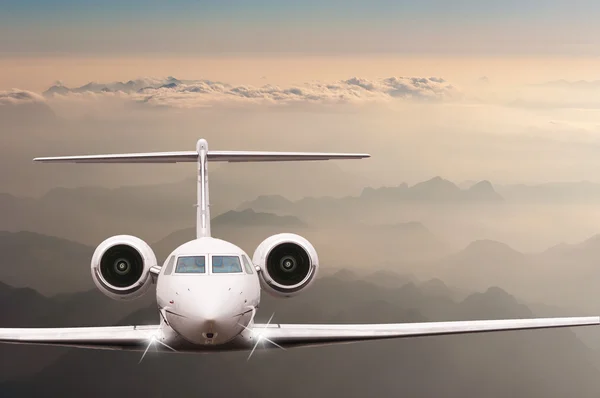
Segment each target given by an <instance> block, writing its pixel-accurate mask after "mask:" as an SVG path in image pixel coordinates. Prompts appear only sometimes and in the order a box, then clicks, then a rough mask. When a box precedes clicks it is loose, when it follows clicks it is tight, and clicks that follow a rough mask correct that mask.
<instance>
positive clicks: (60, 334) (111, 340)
mask: <svg viewBox="0 0 600 398" xmlns="http://www.w3.org/2000/svg"><path fill="white" fill-rule="evenodd" d="M158 330H159V326H158V325H153V326H108V327H83V328H26V329H0V343H13V344H43V345H57V346H68V347H79V348H96V349H104V350H139V349H142V350H143V349H144V348H145V346H147V345H148V342H149V341H150V340H151V339H152V336H154V334H155V333H156V332H157V331H158Z"/></svg>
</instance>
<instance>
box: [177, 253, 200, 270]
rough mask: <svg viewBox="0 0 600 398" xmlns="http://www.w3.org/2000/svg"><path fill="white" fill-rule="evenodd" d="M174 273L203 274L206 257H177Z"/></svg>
mask: <svg viewBox="0 0 600 398" xmlns="http://www.w3.org/2000/svg"><path fill="white" fill-rule="evenodd" d="M175 273H176V274H204V273H206V257H204V256H182V257H179V258H178V259H177V267H176V268H175Z"/></svg>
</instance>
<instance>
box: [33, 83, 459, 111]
mask: <svg viewBox="0 0 600 398" xmlns="http://www.w3.org/2000/svg"><path fill="white" fill-rule="evenodd" d="M459 95H460V92H459V90H458V89H457V88H456V87H454V86H453V85H452V84H450V83H448V82H446V81H445V80H444V79H441V78H437V77H429V78H423V77H389V78H385V79H378V80H367V79H361V78H357V77H353V78H351V79H348V80H342V81H336V82H332V83H323V82H312V83H305V84H303V85H298V86H290V87H280V86H275V85H265V86H262V87H254V86H246V85H243V86H232V85H229V84H226V83H221V82H214V81H210V80H179V79H176V78H174V77H168V78H166V79H155V78H143V79H137V80H130V81H128V82H114V83H95V82H92V83H88V84H86V85H84V86H81V87H77V88H69V87H66V86H64V85H63V84H61V83H57V84H56V85H54V86H52V87H50V88H49V89H48V90H46V91H45V92H44V96H46V97H48V98H56V99H60V98H65V97H72V96H79V97H82V96H94V97H98V96H109V97H110V96H112V97H120V98H125V99H130V100H132V101H135V102H137V103H143V104H148V105H152V106H165V107H175V108H194V107H204V106H214V105H227V104H232V103H233V104H239V105H243V104H271V105H286V104H294V103H317V104H325V103H326V104H335V103H365V102H380V101H393V100H395V99H405V100H415V101H428V102H439V101H444V100H449V99H453V98H457V97H458V96H459Z"/></svg>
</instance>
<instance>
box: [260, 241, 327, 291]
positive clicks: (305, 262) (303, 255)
mask: <svg viewBox="0 0 600 398" xmlns="http://www.w3.org/2000/svg"><path fill="white" fill-rule="evenodd" d="M252 262H253V263H254V264H255V265H258V266H259V267H260V273H259V277H260V283H261V285H262V287H263V289H265V290H266V291H267V292H268V293H270V294H272V295H274V296H278V297H291V296H294V295H296V294H298V293H300V291H302V290H304V289H306V288H307V287H309V286H310V285H311V284H312V283H313V282H314V280H315V277H316V276H317V271H318V269H319V257H318V256H317V251H316V250H315V248H314V247H313V245H311V244H310V242H309V241H308V240H306V239H304V238H303V237H301V236H299V235H295V234H278V235H273V236H270V237H268V238H267V239H265V240H264V241H263V242H262V243H261V244H260V245H258V247H257V248H256V251H255V252H254V256H253V257H252Z"/></svg>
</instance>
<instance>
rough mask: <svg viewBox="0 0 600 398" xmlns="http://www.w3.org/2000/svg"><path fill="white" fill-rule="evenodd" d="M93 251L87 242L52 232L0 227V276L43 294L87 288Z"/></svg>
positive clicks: (89, 283)
mask: <svg viewBox="0 0 600 398" xmlns="http://www.w3.org/2000/svg"><path fill="white" fill-rule="evenodd" d="M93 252H94V249H93V248H91V247H89V246H85V245H82V244H80V243H76V242H71V241H68V240H64V239H59V238H55V237H51V236H45V235H41V234H36V233H33V232H16V233H11V232H2V231H0V264H1V266H0V280H2V281H4V282H6V283H8V284H10V285H11V286H16V287H31V288H33V289H35V290H37V291H39V292H40V293H42V294H45V295H52V294H55V293H58V292H74V291H83V290H87V289H90V288H92V287H93V286H94V285H93V282H92V279H91V274H90V260H91V257H92V253H93Z"/></svg>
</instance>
